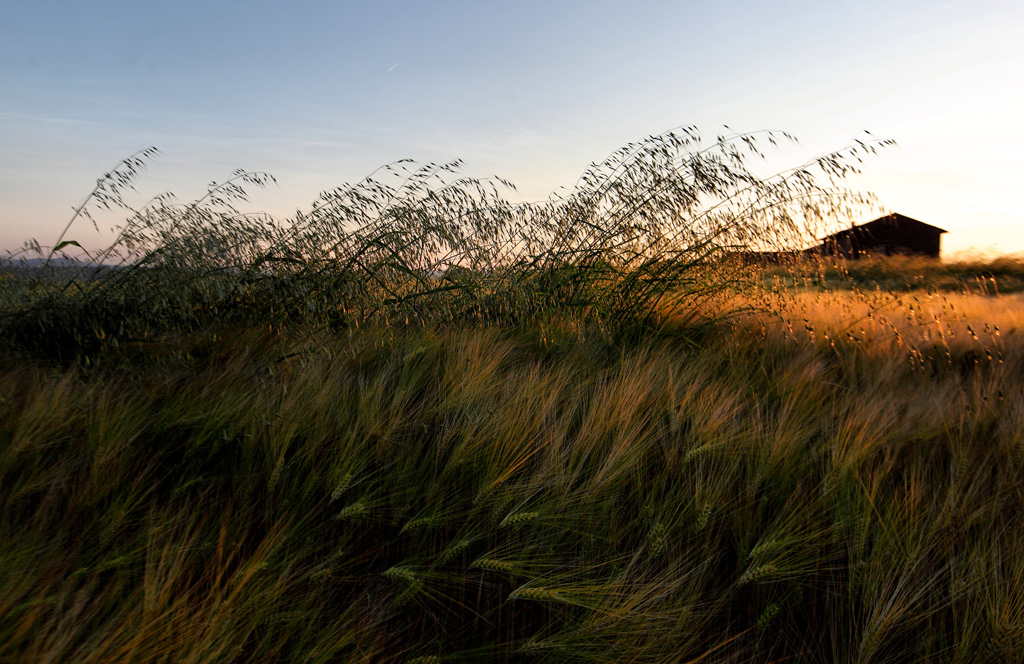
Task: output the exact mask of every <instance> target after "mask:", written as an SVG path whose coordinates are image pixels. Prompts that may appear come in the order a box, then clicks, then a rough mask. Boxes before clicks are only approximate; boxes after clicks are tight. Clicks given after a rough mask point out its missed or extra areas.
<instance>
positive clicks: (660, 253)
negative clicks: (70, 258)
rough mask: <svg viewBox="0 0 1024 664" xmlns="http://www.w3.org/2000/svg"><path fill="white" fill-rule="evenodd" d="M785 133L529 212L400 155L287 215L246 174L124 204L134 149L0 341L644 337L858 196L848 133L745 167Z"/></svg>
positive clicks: (75, 348) (14, 278)
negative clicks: (809, 152) (471, 332)
mask: <svg viewBox="0 0 1024 664" xmlns="http://www.w3.org/2000/svg"><path fill="white" fill-rule="evenodd" d="M789 139H790V137H789V136H787V135H785V134H778V135H776V134H773V133H771V132H762V133H759V134H747V135H732V136H719V137H717V138H716V140H715V141H713V142H711V143H709V144H705V143H704V142H702V139H701V136H700V134H699V133H698V132H697V130H696V129H693V128H684V129H679V130H675V131H670V132H667V133H665V134H661V135H658V136H651V137H649V138H647V139H645V140H643V141H640V142H638V143H633V144H630V145H627V146H625V147H623V148H622V149H620V150H617V151H616V152H615V153H613V154H612V155H611V156H609V157H608V158H607V159H605V160H604V161H602V162H600V163H595V164H593V165H591V167H589V168H588V169H587V170H586V171H585V172H584V174H583V175H582V176H581V178H580V180H579V182H578V183H577V185H576V187H575V188H574V189H573V190H572V191H570V192H569V193H567V194H565V195H561V196H552V197H551V198H550V199H548V200H547V201H544V202H541V203H534V204H519V203H513V202H510V201H509V200H508V198H507V197H506V195H507V194H508V193H509V191H510V190H511V189H512V188H513V187H512V185H511V184H510V183H508V182H505V181H503V180H500V179H489V180H481V179H475V178H468V177H461V176H460V175H459V170H460V167H461V164H460V162H453V163H449V164H427V165H423V166H420V165H416V164H414V163H412V162H407V161H406V162H398V163H396V164H392V165H389V166H386V167H384V168H382V169H379V170H378V171H376V172H375V173H373V174H371V175H370V176H369V177H367V178H366V179H364V180H362V181H360V182H358V183H356V184H353V185H343V186H341V187H339V188H337V189H335V190H332V191H328V192H325V193H324V194H322V195H321V197H320V198H319V199H318V200H317V201H316V202H315V203H314V204H313V206H312V208H311V209H309V210H308V211H306V212H300V213H297V215H296V216H295V217H294V218H292V219H287V220H276V219H273V218H271V217H269V216H267V215H265V214H243V213H242V212H240V211H239V209H238V207H237V204H238V202H239V200H242V199H244V198H245V196H246V190H245V187H247V186H249V187H251V186H266V185H267V184H268V183H270V182H271V180H272V178H270V176H268V175H266V174H263V173H249V172H244V171H238V172H236V173H235V174H234V175H233V176H232V177H231V178H230V179H228V180H227V181H225V182H222V183H214V184H211V186H210V189H209V192H208V193H207V194H206V195H205V196H204V197H202V198H201V199H199V200H197V201H194V202H192V203H187V204H179V203H176V202H175V201H174V199H173V197H171V196H169V195H161V196H157V197H156V198H154V199H153V200H152V201H151V202H150V203H147V204H146V205H144V206H142V207H140V208H138V209H135V208H132V207H131V206H130V205H129V204H128V203H127V202H126V197H125V196H124V193H125V190H126V188H128V187H130V186H131V185H132V184H133V182H134V180H135V178H136V177H137V176H138V174H139V172H140V169H141V168H142V167H143V166H144V165H145V163H146V160H148V159H149V158H152V157H153V156H154V151H152V149H151V150H147V151H143V152H142V153H139V154H138V155H134V156H132V157H130V158H128V159H126V160H125V161H124V162H122V163H121V164H120V166H119V167H118V168H116V169H114V170H113V171H111V172H110V173H109V174H107V175H105V176H104V177H103V178H101V179H100V180H99V182H98V184H97V187H96V189H95V190H94V191H93V192H92V194H91V195H90V197H89V198H87V199H86V201H85V202H84V203H83V204H82V205H81V206H80V207H79V208H78V209H77V210H76V213H75V216H74V217H72V219H71V222H69V224H68V228H67V229H65V233H64V234H63V235H62V236H61V238H60V239H59V240H58V241H57V242H56V243H55V245H54V247H53V249H52V250H50V251H49V252H46V251H45V250H44V249H43V248H42V247H40V246H39V245H38V243H36V244H34V245H33V248H34V249H36V250H37V251H40V252H42V253H44V254H46V255H47V261H46V265H47V267H48V268H51V269H50V270H47V269H43V270H41V271H37V273H36V276H35V278H31V277H24V276H20V277H19V276H18V275H19V274H22V275H23V274H24V272H25V271H24V270H22V271H21V272H20V273H19V272H18V270H12V269H10V268H8V272H9V273H10V276H9V277H8V279H7V280H6V281H7V284H6V286H5V288H3V289H0V290H2V291H3V297H2V299H0V305H2V306H0V332H2V334H3V337H4V338H5V339H7V340H8V341H9V342H11V343H13V344H15V345H16V346H19V347H24V348H30V349H34V350H35V351H38V352H42V353H43V354H45V355H50V356H54V357H56V358H58V359H60V360H61V361H65V362H66V361H69V360H71V359H73V358H75V357H79V356H83V357H86V358H88V357H91V356H94V355H95V354H96V353H97V352H99V350H100V349H102V348H105V347H110V346H117V345H123V344H125V343H149V342H153V341H156V340H159V339H160V338H161V336H162V335H164V334H166V333H168V332H169V331H174V330H179V331H180V330H184V331H188V330H196V329H202V328H204V327H206V326H208V325H209V324H210V323H211V322H212V321H221V322H223V321H226V320H228V321H236V322H238V323H240V324H243V325H248V324H252V323H254V322H258V323H260V324H265V325H273V326H278V327H280V326H283V325H289V324H294V323H297V322H298V323H301V324H303V325H312V326H314V327H329V328H334V329H338V328H347V327H359V326H363V325H367V324H382V325H391V324H403V325H404V324H407V323H438V322H440V323H443V322H447V321H462V320H466V319H473V320H479V321H488V322H495V323H506V324H515V323H518V322H521V321H536V320H538V319H544V318H545V317H549V316H551V315H553V314H556V313H557V314H559V315H562V314H565V313H567V312H571V313H573V314H574V315H575V316H577V317H579V318H580V319H581V320H586V321H590V322H591V323H592V324H593V325H595V326H596V327H598V328H601V329H604V330H606V331H610V332H612V333H616V332H617V331H618V330H619V329H620V328H621V327H622V326H624V325H637V324H639V325H642V326H652V325H653V326H656V325H658V323H659V322H660V321H661V320H663V318H664V316H666V315H671V314H672V313H673V312H677V311H682V310H686V309H690V310H693V309H694V308H696V307H697V306H698V305H699V304H700V302H701V301H702V300H703V299H705V298H707V297H709V296H711V295H713V294H715V293H718V292H720V291H721V290H722V289H723V288H725V287H727V286H728V284H730V282H731V281H733V280H734V279H735V278H736V274H735V272H734V271H730V269H729V268H727V264H726V263H724V262H723V261H720V260H719V258H720V257H721V256H722V255H723V253H726V252H728V251H731V250H733V249H735V248H738V247H748V246H756V247H772V246H782V245H789V244H792V243H793V242H794V241H799V239H800V238H802V237H804V236H806V235H808V234H809V233H811V232H812V231H813V229H814V228H815V227H816V226H817V225H818V224H820V223H821V222H822V220H823V219H828V218H834V217H835V216H836V214H837V213H838V211H840V210H843V209H847V208H849V207H851V206H857V205H860V204H864V203H866V202H867V199H866V197H864V196H862V195H861V194H858V193H856V192H851V191H848V190H845V189H843V188H841V187H839V186H837V185H836V182H837V181H838V180H839V179H841V178H842V177H843V176H844V175H846V174H847V173H849V172H851V171H855V170H856V166H857V164H858V163H859V162H860V160H861V159H862V158H863V157H864V156H865V155H866V154H870V153H873V152H875V151H876V150H877V149H878V148H879V147H884V146H886V145H889V144H890V143H891V141H877V142H864V141H856V142H854V143H852V144H851V145H850V146H848V147H847V148H845V149H843V150H840V151H838V152H835V153H832V154H829V155H825V156H823V157H820V158H817V159H815V160H813V161H812V162H810V163H808V164H805V165H804V166H801V167H799V168H796V169H793V170H791V171H788V172H785V173H781V174H778V175H775V176H771V177H766V178H762V177H758V176H757V175H756V174H755V173H754V172H753V171H752V170H751V169H750V168H748V166H747V162H748V161H749V159H750V158H751V157H757V156H759V155H761V151H760V150H761V147H760V144H761V143H768V144H776V141H777V140H789ZM97 205H99V206H103V207H107V208H124V209H125V211H126V214H128V218H127V220H126V222H125V223H124V224H123V226H122V227H121V228H119V230H118V232H117V236H116V239H115V240H114V241H113V243H112V244H111V245H110V246H109V247H107V248H106V249H104V250H101V251H97V252H94V253H88V254H86V256H85V258H86V261H87V265H86V267H85V269H83V270H81V271H80V272H81V273H80V274H74V275H71V276H70V277H68V276H67V275H66V274H65V273H64V272H60V271H57V270H56V268H53V267H52V261H51V258H52V257H53V256H54V254H55V253H57V254H61V253H63V252H66V251H68V250H69V248H70V247H80V246H81V242H79V241H77V240H71V239H68V238H69V235H68V233H69V229H71V228H72V226H73V225H74V224H75V222H76V221H77V220H78V219H79V218H82V217H86V216H87V215H89V211H90V209H92V208H94V207H95V206H97ZM71 235H75V234H74V233H71ZM75 237H79V236H77V235H75ZM8 265H10V263H8ZM55 277H64V278H62V279H61V278H55ZM26 278H27V279H28V280H29V282H30V283H27V284H26V283H25V279H26Z"/></svg>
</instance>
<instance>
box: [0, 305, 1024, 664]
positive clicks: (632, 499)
mask: <svg viewBox="0 0 1024 664" xmlns="http://www.w3.org/2000/svg"><path fill="white" fill-rule="evenodd" d="M755 329H756V328H755ZM222 334H223V333H222ZM602 339H603V337H601V336H600V335H589V334H581V332H580V328H573V327H572V326H570V325H568V324H566V325H565V326H563V327H558V326H553V327H550V328H549V329H547V330H545V331H544V332H543V333H541V332H539V331H537V330H534V331H532V332H531V331H530V330H529V329H525V328H520V330H519V331H518V332H515V333H509V332H502V331H500V330H499V329H498V328H497V327H494V326H486V325H485V326H481V327H472V326H469V327H466V326H462V327H452V326H450V327H430V326H427V327H415V328H409V329H406V330H404V331H403V330H401V329H398V328H395V327H391V328H388V329H378V330H375V331H371V330H366V329H364V330H362V331H361V332H353V333H350V334H345V335H341V336H333V337H331V336H325V337H322V338H318V339H316V340H310V339H307V340H305V341H302V342H295V341H294V340H293V341H292V343H291V345H289V344H285V343H283V342H282V340H281V339H277V338H274V337H272V336H266V335H257V334H256V333H253V332H248V333H245V334H241V335H240V336H237V337H234V338H232V337H230V336H229V337H228V338H227V340H224V338H223V337H217V336H215V335H212V334H210V335H207V336H206V337H205V339H203V340H200V341H194V342H193V347H192V351H191V353H190V354H189V355H188V356H187V358H188V359H183V358H182V356H177V357H172V356H168V357H167V358H165V359H159V358H156V357H154V356H153V355H152V354H148V353H147V354H146V355H145V356H144V357H143V358H142V359H138V360H137V361H126V362H127V364H126V365H125V366H122V367H121V368H120V369H118V370H116V371H115V370H114V369H113V368H112V366H113V365H108V368H107V369H103V370H94V371H92V372H88V373H85V372H83V371H82V370H81V369H70V370H54V369H48V368H41V367H40V366H36V365H32V364H31V363H29V362H26V361H24V360H11V361H10V362H8V363H7V364H6V365H5V368H4V369H3V370H2V373H0V487H2V489H0V616H2V618H0V661H5V662H96V663H100V662H419V663H420V664H426V663H428V662H501V661H516V662H520V661H521V662H535V661H536V662H577V661H578V662H686V661H714V662H721V661H753V662H774V661H801V662H885V661H890V662H891V661H928V662H999V661H1021V660H1024V627H1022V625H1024V544H1022V542H1024V523H1022V520H1021V515H1022V514H1024V486H1022V484H1021V481H1020V478H1021V477H1022V473H1024V448H1022V441H1021V437H1020V432H1021V431H1022V430H1024V388H1022V385H1021V382H1020V380H1019V377H1020V376H1021V372H1022V369H1024V359H1022V357H1024V353H1022V349H1021V348H1020V347H1017V346H1014V345H1012V344H1010V345H1005V346H1004V347H1002V348H1001V349H1000V352H999V360H998V361H996V360H991V361H988V362H982V363H978V362H977V361H973V362H971V363H965V362H961V361H959V360H960V359H961V358H962V357H965V356H967V355H969V354H970V353H972V352H973V353H974V356H975V357H976V356H977V349H975V348H973V346H972V343H976V342H974V341H972V340H970V339H967V340H961V341H960V342H959V343H960V344H961V345H959V346H953V347H951V346H948V345H947V346H946V348H945V350H944V351H943V353H936V354H935V356H934V357H930V356H928V355H927V353H925V355H922V356H921V357H917V356H915V357H914V361H908V355H907V353H906V352H905V351H904V350H903V349H901V348H900V346H899V345H898V344H895V343H893V344H888V345H886V344H876V345H872V346H870V347H869V346H865V345H857V344H854V343H852V342H851V343H848V344H844V343H839V345H838V346H835V345H832V344H830V343H825V342H820V343H814V342H811V341H810V340H805V341H802V342H797V341H795V340H794V338H793V337H790V336H787V335H786V334H784V333H782V332H778V333H777V332H774V331H772V329H771V328H770V327H769V328H768V330H767V331H766V332H751V331H749V330H746V329H743V328H733V329H729V328H726V327H723V328H721V329H720V330H718V332H717V333H714V334H710V335H708V336H707V337H706V338H704V339H703V340H702V344H701V346H700V347H699V348H698V347H695V346H694V345H693V344H692V343H688V342H683V341H681V340H680V339H678V338H673V337H672V336H671V335H669V336H663V337H648V338H646V339H645V340H641V341H637V342H635V343H633V344H630V345H628V346H623V345H621V344H618V345H616V344H613V343H609V342H607V341H604V340H602ZM296 344H298V346H296ZM922 358H924V359H922Z"/></svg>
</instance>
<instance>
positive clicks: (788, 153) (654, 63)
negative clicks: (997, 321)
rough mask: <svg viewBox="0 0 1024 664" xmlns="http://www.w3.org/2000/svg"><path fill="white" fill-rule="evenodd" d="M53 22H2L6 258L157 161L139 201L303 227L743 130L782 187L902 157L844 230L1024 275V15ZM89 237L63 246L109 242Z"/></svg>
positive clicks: (74, 10)
mask: <svg viewBox="0 0 1024 664" xmlns="http://www.w3.org/2000/svg"><path fill="white" fill-rule="evenodd" d="M51 4H54V3H33V4H31V5H24V6H14V5H13V4H12V5H10V6H7V7H5V8H2V9H0V22H2V23H3V24H4V25H5V26H7V27H8V32H9V33H10V38H9V39H7V40H5V41H4V43H3V44H2V45H0V90H3V94H2V95H0V117H2V118H3V119H4V122H3V123H0V146H3V149H2V150H0V174H2V176H0V215H2V216H0V229H2V230H0V251H16V250H18V249H19V248H20V247H21V246H22V245H23V243H24V242H25V241H27V240H29V239H32V238H34V239H36V240H38V241H39V242H40V243H41V244H43V245H48V244H51V243H53V242H54V241H55V240H56V239H57V237H58V235H59V234H60V231H61V229H62V228H63V227H64V225H65V224H66V223H67V221H68V218H69V217H70V215H71V211H72V210H73V209H74V208H75V207H76V206H77V205H78V204H79V203H80V202H81V201H82V199H83V198H84V197H85V195H86V194H87V193H88V191H89V190H90V189H91V188H92V186H93V184H94V183H95V180H96V179H97V178H98V177H100V176H102V175H103V174H104V173H106V172H108V171H109V170H110V168H111V167H112V166H113V165H114V164H115V163H117V162H118V161H119V160H121V159H123V158H125V157H127V156H128V155H130V154H133V153H135V152H137V151H138V150H140V149H143V148H146V147H148V146H150V145H153V146H156V147H157V148H159V149H160V150H161V152H162V153H163V156H162V157H161V158H160V159H158V160H156V161H154V162H152V163H151V164H150V165H149V166H148V169H147V170H146V171H144V172H143V173H142V174H141V175H140V177H139V179H138V180H137V184H136V187H137V189H138V192H139V200H143V201H144V200H146V199H148V198H149V197H151V196H153V195H155V194H159V193H162V192H164V191H172V192H174V193H175V194H176V195H177V197H178V199H179V200H181V201H190V200H193V199H194V198H197V197H198V196H201V195H202V194H203V193H205V187H206V184H207V183H208V182H210V181H211V180H217V181H219V180H223V179H225V178H226V177H228V176H229V175H230V174H231V172H232V171H234V170H235V169H238V168H244V169H246V170H252V171H264V172H269V173H271V174H272V175H274V176H275V177H276V178H277V181H278V183H279V187H276V188H274V187H272V188H271V189H269V190H266V191H258V190H252V191H250V193H251V204H250V206H251V208H252V209H253V210H261V211H265V212H268V213H270V214H272V215H274V216H276V217H279V218H288V217H291V216H292V215H293V214H294V211H295V210H297V209H307V208H308V206H309V205H310V204H311V203H312V202H313V201H314V200H315V199H316V197H317V195H318V194H319V193H320V192H322V191H326V190H330V189H333V188H334V187H337V186H340V185H342V184H343V183H346V182H355V181H358V180H359V179H361V178H362V177H364V176H366V175H367V174H369V173H370V172H371V171H373V170H374V169H376V168H378V167H379V166H381V165H384V164H387V163H392V162H394V161H396V160H399V159H404V158H411V159H414V160H416V161H418V162H420V163H425V162H449V161H453V160H456V159H460V160H462V161H463V163H464V166H463V169H462V172H463V173H464V174H466V175H468V176H473V177H488V176H492V175H496V176H500V177H504V178H507V179H508V180H510V181H511V182H512V183H514V184H515V185H516V186H517V187H518V195H517V198H518V199H521V200H523V201H535V200H544V199H546V198H547V197H548V196H549V195H550V194H552V193H554V192H556V191H558V190H559V189H560V188H564V187H571V186H572V185H573V183H574V182H576V178H577V177H578V176H579V175H580V174H581V173H582V172H583V170H584V169H585V168H586V167H587V166H588V165H589V164H590V163H592V162H595V161H600V160H601V159H603V158H604V157H605V156H606V155H608V154H609V153H611V152H612V151H613V150H615V149H617V148H619V147H622V146H623V145H625V144H627V143H629V142H632V141H636V140H640V139H642V138H644V137H645V136H649V135H651V134H658V133H661V132H662V131H665V130H668V129H670V128H672V127H676V126H689V125H693V126H696V127H697V128H699V129H700V130H701V132H702V134H703V136H704V137H705V139H706V140H708V141H710V139H711V138H712V137H714V136H715V134H716V133H717V132H720V131H722V127H723V126H725V125H728V126H729V127H731V128H732V130H734V131H738V132H747V131H758V130H763V129H772V130H781V131H786V132H789V133H791V134H793V135H795V136H796V137H797V138H798V139H799V140H800V144H799V145H794V146H786V145H784V146H783V147H782V148H781V149H780V150H779V151H778V152H777V153H776V152H772V153H770V154H769V155H768V159H767V160H766V162H765V163H764V168H765V169H767V170H768V171H770V172H774V171H778V170H784V169H786V168H789V167H793V166H797V165H799V164H802V163H804V162H806V161H808V160H809V159H810V158H812V157H814V156H816V155H819V154H823V153H827V152H831V151H833V150H837V149H840V148H842V147H844V146H845V145H847V144H848V143H849V142H850V141H851V140H853V139H855V138H857V137H859V136H862V135H863V134H862V132H863V131H864V130H870V131H871V133H872V134H873V135H874V136H876V137H878V138H880V139H894V140H895V141H896V142H897V143H898V147H896V148H893V149H887V150H884V151H882V152H881V154H880V155H879V156H877V157H874V158H871V159H868V160H866V161H865V162H864V163H863V164H862V165H861V167H862V169H863V174H862V175H860V176H857V177H853V178H849V179H847V180H846V181H845V182H844V183H843V184H844V185H845V186H848V187H851V188H855V189H860V190H865V191H872V192H874V193H875V194H876V195H877V197H878V204H879V205H880V206H881V208H882V210H881V211H879V212H878V213H877V214H871V213H865V215H864V216H863V218H857V219H837V220H835V221H836V225H837V226H838V225H849V223H850V222H856V223H858V224H859V223H863V222H866V221H870V220H871V219H874V218H876V217H878V216H881V214H882V213H883V212H896V213H899V214H903V215H906V216H908V217H911V218H914V219H918V220H920V221H922V222H925V223H928V224H931V225H934V226H939V227H941V228H944V229H946V230H947V231H949V232H948V233H947V234H946V235H945V236H944V237H943V256H944V257H947V256H955V255H957V254H958V253H965V252H971V251H974V252H978V253H989V254H1014V253H1021V252H1024V223H1022V222H1024V215H1022V213H1021V212H1020V210H1019V202H1018V201H1017V198H1018V195H1017V190H1018V186H1019V185H1018V183H1019V182H1020V181H1021V179H1022V178H1024V167H1022V166H1021V165H1020V164H1019V160H1018V159H1017V157H1016V155H1017V154H1018V153H1019V152H1020V151H1021V150H1022V149H1024V132H1022V131H1021V130H1020V129H1017V128H1016V127H1015V126H1014V122H1015V120H1016V118H1015V117H1014V116H1013V113H1014V111H1015V109H1017V108H1019V107H1020V106H1021V105H1022V102H1024V91H1022V90H1020V89H1019V88H1018V87H1017V86H1013V85H1012V83H1008V82H1012V81H1013V80H1020V78H1021V75H1022V74H1024V46H1021V45H1019V43H1018V40H1016V37H1015V36H1016V35H1017V34H1019V32H1020V30H1021V28H1022V27H1024V9H1022V8H1020V7H1018V6H1017V5H1015V4H1012V3H1010V2H1002V1H995V0H992V1H989V2H982V3H974V4H971V5H969V6H968V5H965V4H963V3H955V2H951V3H946V4H944V5H942V6H941V7H939V6H935V5H933V4H931V3H925V2H920V1H915V2H910V3H904V4H902V5H901V6H899V7H894V6H892V3H886V4H883V3H881V2H868V3H862V4H860V5H858V6H857V7H838V8H836V7H831V6H829V7H822V6H818V5H816V4H814V3H810V2H788V3H784V4H782V5H775V6H773V7H771V8H768V7H764V6H761V5H760V4H757V3H752V2H728V1H724V2H715V3H706V4H705V5H704V6H702V7H700V8H696V9H693V8H683V7H678V6H676V5H675V4H673V3H667V2H646V3H641V4H640V5H634V6H632V7H630V8H622V7H619V6H618V5H615V4H613V3H608V2H602V3H596V4H595V3H588V4H582V3H575V2H561V3H554V4H552V3H536V2H530V3H521V4H519V5H516V6H514V7H509V6H491V5H484V6H481V5H479V4H469V3H460V2H442V3H436V4H432V5H429V6H425V5H421V4H414V3H408V2H389V3H381V4H375V5H371V6H353V5H346V6H335V5H331V6H327V7H324V6H320V5H319V4H317V3H308V2H307V3H297V4H294V5H290V6H289V8H288V11H287V12H284V11H280V10H278V9H277V8H276V6H275V5H271V4H270V3H267V2H257V3H254V4H250V5H249V7H248V9H247V10H246V11H244V12H240V13H239V12H237V10H236V8H235V6H233V5H228V4H226V3H214V4H210V3H204V4H203V5H199V4H198V3H191V2H186V3H180V4H178V5H175V6H174V7H142V6H131V7H123V6H118V5H115V4H114V3H109V2H101V3H98V4H93V5H89V6H81V7H71V8H62V9H61V10H60V11H59V12H57V13H55V12H54V11H53V10H52V9H53V8H52V7H50V5H51ZM55 6H56V5H55ZM55 16H56V18H54V17H55ZM197 17H200V20H197ZM755 165H756V164H755ZM117 221H120V219H117V218H116V216H115V217H110V218H105V219H103V220H102V221H101V223H100V227H101V230H102V229H103V228H104V227H105V226H109V225H111V224H113V223H116V222H117ZM76 224H79V225H78V226H76V227H73V228H72V231H71V233H70V234H69V235H68V236H67V238H66V239H75V240H78V241H80V242H82V243H83V244H86V245H88V244H91V243H92V241H93V239H94V238H96V244H101V243H102V240H101V239H99V238H100V236H97V235H96V233H95V231H94V230H93V229H92V228H91V227H90V226H89V224H88V222H87V220H79V221H78V222H76Z"/></svg>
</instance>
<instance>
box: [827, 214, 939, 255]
mask: <svg viewBox="0 0 1024 664" xmlns="http://www.w3.org/2000/svg"><path fill="white" fill-rule="evenodd" d="M945 232H947V231H945V230H943V229H941V228H938V227H937V226H932V225H931V224H926V223H924V222H923V221H918V220H917V219H911V218H910V217H905V216H903V215H902V214H896V213H893V214H888V215H886V216H884V217H879V218H878V219H875V220H874V221H869V222H867V223H865V224H861V225H860V226H851V227H850V228H847V229H846V230H842V231H839V232H838V233H833V234H832V235H829V236H828V237H826V238H825V239H824V240H822V243H821V244H820V245H818V246H817V247H815V248H814V249H812V250H811V251H812V252H813V253H818V254H824V255H826V256H843V257H846V258H860V257H861V256H867V255H871V256H895V255H918V256H930V257H931V258H938V257H939V244H940V239H941V236H942V234H943V233H945Z"/></svg>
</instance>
